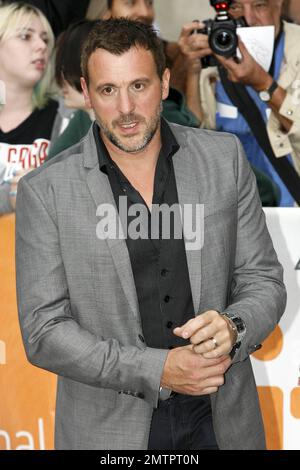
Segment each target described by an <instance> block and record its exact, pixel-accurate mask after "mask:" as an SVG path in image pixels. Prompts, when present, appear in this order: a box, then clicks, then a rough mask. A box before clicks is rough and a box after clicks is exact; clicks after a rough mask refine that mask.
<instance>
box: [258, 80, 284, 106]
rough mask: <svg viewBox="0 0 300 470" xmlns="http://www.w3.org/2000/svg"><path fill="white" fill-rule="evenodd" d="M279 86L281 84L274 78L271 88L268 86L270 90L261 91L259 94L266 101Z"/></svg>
mask: <svg viewBox="0 0 300 470" xmlns="http://www.w3.org/2000/svg"><path fill="white" fill-rule="evenodd" d="M278 86H279V85H278V83H277V82H276V81H275V80H274V81H273V83H272V85H271V86H270V88H268V90H263V91H260V92H259V94H258V95H259V97H260V99H261V100H262V101H264V102H265V103H267V102H268V101H270V100H271V98H272V96H273V93H274V91H275V90H276V89H277V88H278Z"/></svg>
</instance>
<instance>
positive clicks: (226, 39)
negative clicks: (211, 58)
mask: <svg viewBox="0 0 300 470" xmlns="http://www.w3.org/2000/svg"><path fill="white" fill-rule="evenodd" d="M231 39H232V38H231V35H230V34H228V32H227V31H222V32H221V33H220V34H218V36H217V37H216V42H217V43H218V45H219V46H220V47H227V46H229V45H230V43H231Z"/></svg>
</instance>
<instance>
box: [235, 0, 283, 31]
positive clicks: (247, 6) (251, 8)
mask: <svg viewBox="0 0 300 470" xmlns="http://www.w3.org/2000/svg"><path fill="white" fill-rule="evenodd" d="M281 6H282V0H234V1H233V2H232V5H231V7H230V13H231V15H232V16H234V17H235V18H239V17H240V16H244V17H245V18H246V21H247V23H248V25H249V26H270V25H274V26H275V28H276V34H277V33H278V31H279V28H280V16H281Z"/></svg>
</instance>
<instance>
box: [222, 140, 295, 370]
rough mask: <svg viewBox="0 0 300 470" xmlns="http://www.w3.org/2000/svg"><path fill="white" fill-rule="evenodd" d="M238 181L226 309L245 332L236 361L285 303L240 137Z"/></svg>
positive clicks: (261, 338) (244, 355)
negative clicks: (234, 233) (234, 246)
mask: <svg viewBox="0 0 300 470" xmlns="http://www.w3.org/2000/svg"><path fill="white" fill-rule="evenodd" d="M234 139H235V141H236V148H237V160H236V170H235V171H236V181H237V192H238V216H237V217H238V219H237V232H236V239H237V241H236V254H235V260H234V269H233V275H232V281H231V291H230V298H229V305H228V306H227V308H226V312H229V313H234V314H236V315H238V316H239V317H241V318H242V319H243V320H244V322H245V324H246V329H247V331H246V335H245V337H244V338H243V340H242V344H241V347H240V349H239V350H238V351H237V353H236V354H235V356H234V361H233V362H238V361H243V360H245V359H246V358H247V357H248V356H249V354H251V353H253V352H254V351H255V350H256V349H258V346H259V345H260V343H261V342H262V341H264V340H265V339H266V338H267V336H268V335H269V334H270V333H271V332H272V331H273V330H274V328H275V327H276V325H277V323H278V322H279V320H280V318H281V316H282V314H283V313H284V310H285V306H286V289H285V286H284V284H283V268H282V266H281V264H280V263H279V261H278V259H277V255H276V252H275V250H274V247H273V243H272V240H271V237H270V235H269V232H268V229H267V226H266V221H265V215H264V212H263V211H262V207H261V202H260V199H259V195H258V191H257V186H256V182H255V177H254V174H253V172H252V171H251V168H250V165H249V163H248V161H247V159H246V158H245V155H244V150H243V148H242V145H241V143H240V142H239V140H238V139H237V138H236V137H234Z"/></svg>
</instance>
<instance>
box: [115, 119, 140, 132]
mask: <svg viewBox="0 0 300 470" xmlns="http://www.w3.org/2000/svg"><path fill="white" fill-rule="evenodd" d="M138 126H139V121H134V122H126V123H125V122H124V123H118V127H119V129H121V131H122V132H125V133H126V134H130V133H133V132H135V131H136V130H137V128H138Z"/></svg>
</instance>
